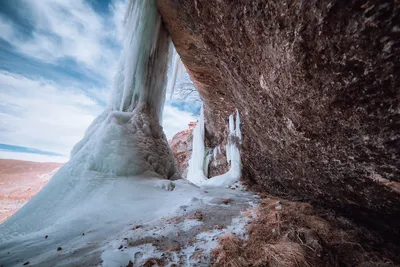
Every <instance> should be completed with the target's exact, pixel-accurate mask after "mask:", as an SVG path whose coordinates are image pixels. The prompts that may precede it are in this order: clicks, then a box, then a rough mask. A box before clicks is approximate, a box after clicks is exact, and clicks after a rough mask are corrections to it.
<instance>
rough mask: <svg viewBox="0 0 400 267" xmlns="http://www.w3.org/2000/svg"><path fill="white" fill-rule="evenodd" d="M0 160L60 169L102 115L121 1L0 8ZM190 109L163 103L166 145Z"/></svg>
mask: <svg viewBox="0 0 400 267" xmlns="http://www.w3.org/2000/svg"><path fill="white" fill-rule="evenodd" d="M1 2H2V3H1V5H0V32H1V36H0V99H1V101H0V136H1V139H0V157H2V158H19V159H24V160H35V161H65V160H66V159H67V157H68V155H69V152H70V150H71V148H72V146H73V145H74V144H75V143H77V142H78V141H79V140H80V139H81V138H82V137H83V135H84V132H85V130H86V128H87V127H88V126H89V124H90V123H91V122H92V121H93V119H94V118H95V117H96V116H97V115H98V114H99V113H100V112H101V111H102V110H103V109H104V108H105V107H106V105H107V103H108V98H109V95H110V92H111V89H112V81H113V77H114V74H115V67H116V64H117V61H118V58H119V55H120V51H121V40H122V35H123V30H122V20H123V16H124V12H125V3H124V0H37V1H36V0H35V1H33V0H2V1H1ZM198 109H199V105H198V104H187V103H183V102H182V101H181V100H178V99H170V100H168V101H167V103H166V106H165V109H164V116H163V127H164V131H165V132H166V135H167V137H169V138H170V137H172V136H173V134H175V133H176V132H178V131H179V130H182V129H185V128H187V124H188V123H189V121H192V120H195V116H194V115H193V113H196V112H197V111H198Z"/></svg>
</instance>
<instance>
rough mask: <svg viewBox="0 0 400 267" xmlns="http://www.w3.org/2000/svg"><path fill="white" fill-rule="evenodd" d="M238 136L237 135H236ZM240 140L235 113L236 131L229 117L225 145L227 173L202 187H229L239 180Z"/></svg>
mask: <svg viewBox="0 0 400 267" xmlns="http://www.w3.org/2000/svg"><path fill="white" fill-rule="evenodd" d="M238 134H239V135H238ZM240 140H241V132H240V117H239V111H236V129H235V117H234V115H233V114H232V115H230V116H229V136H228V142H227V144H226V158H227V161H228V163H230V165H231V166H230V168H229V171H228V172H226V173H224V174H222V175H218V176H214V177H211V178H210V179H208V180H206V181H204V182H202V183H201V186H203V187H221V186H229V185H231V184H233V183H235V182H236V181H238V180H239V179H240V175H241V167H242V163H241V160H240V151H239V147H238V145H239V142H240Z"/></svg>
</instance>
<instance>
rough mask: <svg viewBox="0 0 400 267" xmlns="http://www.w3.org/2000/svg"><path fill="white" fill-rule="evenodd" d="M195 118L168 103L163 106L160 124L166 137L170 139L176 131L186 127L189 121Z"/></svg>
mask: <svg viewBox="0 0 400 267" xmlns="http://www.w3.org/2000/svg"><path fill="white" fill-rule="evenodd" d="M196 120H197V118H196V117H195V116H193V115H192V114H190V113H188V112H185V111H181V110H179V109H177V108H176V107H173V106H170V105H166V106H165V107H164V114H163V123H162V125H163V128H164V133H165V135H166V136H167V138H168V139H171V138H172V137H173V136H174V135H175V134H176V133H177V132H179V131H182V130H184V129H188V128H189V126H188V124H189V122H191V121H196Z"/></svg>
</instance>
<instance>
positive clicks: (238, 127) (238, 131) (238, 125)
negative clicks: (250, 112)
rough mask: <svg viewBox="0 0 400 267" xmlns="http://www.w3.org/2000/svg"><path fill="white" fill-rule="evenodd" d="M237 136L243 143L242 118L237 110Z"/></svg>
mask: <svg viewBox="0 0 400 267" xmlns="http://www.w3.org/2000/svg"><path fill="white" fill-rule="evenodd" d="M236 136H237V137H238V138H239V140H240V141H242V132H241V130H240V116H239V110H237V109H236Z"/></svg>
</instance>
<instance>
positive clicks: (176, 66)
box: [167, 49, 182, 98]
mask: <svg viewBox="0 0 400 267" xmlns="http://www.w3.org/2000/svg"><path fill="white" fill-rule="evenodd" d="M173 54H174V59H173V63H172V74H171V78H170V79H168V88H167V92H169V93H170V98H172V96H173V94H174V90H175V84H176V78H177V76H178V70H179V68H180V65H181V64H182V62H181V58H180V57H179V55H178V53H177V52H176V50H175V49H174V52H173Z"/></svg>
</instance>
